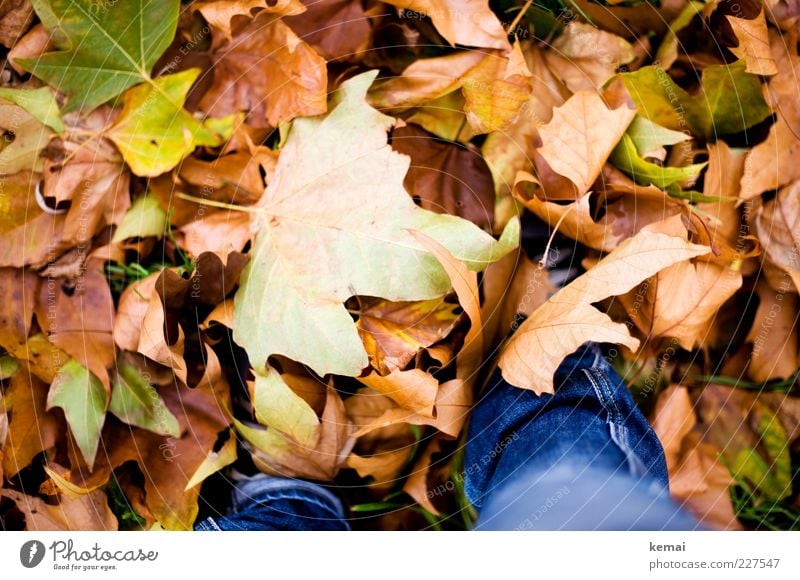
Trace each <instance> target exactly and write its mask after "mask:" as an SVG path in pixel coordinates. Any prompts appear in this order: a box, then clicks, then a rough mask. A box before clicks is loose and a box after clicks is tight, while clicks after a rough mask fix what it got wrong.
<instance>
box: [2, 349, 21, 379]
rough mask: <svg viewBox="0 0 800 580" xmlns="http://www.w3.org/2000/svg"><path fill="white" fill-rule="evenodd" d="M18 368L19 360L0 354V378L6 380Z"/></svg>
mask: <svg viewBox="0 0 800 580" xmlns="http://www.w3.org/2000/svg"><path fill="white" fill-rule="evenodd" d="M18 370H19V361H18V360H17V359H15V358H14V357H13V356H9V355H7V354H5V355H3V356H0V379H2V380H6V379H10V378H11V377H13V376H14V373H16V372H17V371H18Z"/></svg>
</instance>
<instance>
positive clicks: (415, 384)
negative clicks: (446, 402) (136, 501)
mask: <svg viewBox="0 0 800 580" xmlns="http://www.w3.org/2000/svg"><path fill="white" fill-rule="evenodd" d="M358 380H359V382H361V383H363V384H365V385H367V386H368V387H370V388H372V389H374V390H376V391H378V392H379V393H382V394H384V395H386V396H387V397H389V398H390V399H392V400H394V401H395V402H396V403H397V404H398V405H400V407H402V408H404V409H410V410H411V411H414V412H415V413H418V414H420V415H424V416H426V417H433V406H434V404H435V402H436V393H437V391H438V388H439V381H437V380H436V379H435V378H434V377H433V376H432V375H429V374H428V373H426V372H425V371H423V370H420V369H411V370H408V371H401V370H394V371H392V372H391V373H390V374H388V375H387V376H385V377H382V376H380V375H379V374H377V373H372V374H370V375H367V376H366V377H359V379H358Z"/></svg>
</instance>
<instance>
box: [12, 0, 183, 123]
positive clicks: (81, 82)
mask: <svg viewBox="0 0 800 580" xmlns="http://www.w3.org/2000/svg"><path fill="white" fill-rule="evenodd" d="M31 4H33V8H34V9H35V10H36V14H37V15H38V16H39V18H40V19H41V21H42V23H43V24H44V26H45V28H47V29H48V30H49V31H50V33H51V35H52V37H53V44H54V45H55V47H56V48H57V49H59V51H58V52H48V53H45V54H43V55H41V56H40V57H38V58H36V59H18V60H17V63H18V64H19V65H20V66H21V67H22V68H23V69H25V70H27V71H28V72H30V73H32V74H34V75H35V76H37V77H39V78H40V79H42V80H43V81H46V82H47V83H49V84H50V86H52V87H53V88H55V89H57V90H59V91H60V92H62V93H64V94H66V95H67V96H68V97H69V101H68V102H67V105H66V106H65V107H64V111H65V112H69V111H75V110H77V109H81V110H82V111H83V112H84V113H89V112H90V111H92V110H93V109H94V108H96V107H97V106H99V105H102V104H103V103H105V102H106V101H108V100H110V99H113V98H114V97H117V96H119V95H120V94H122V93H123V92H124V91H125V90H126V89H128V88H130V87H132V86H134V85H137V84H139V83H141V82H143V81H149V80H150V71H151V70H152V68H153V66H154V65H155V63H156V61H157V60H158V58H159V57H160V56H161V55H162V54H163V52H164V51H165V50H166V49H167V47H168V46H169V45H170V43H171V42H172V39H173V38H174V36H175V30H176V27H177V25H178V8H179V6H180V2H179V0H158V1H153V0H125V1H124V2H119V1H117V0H31Z"/></svg>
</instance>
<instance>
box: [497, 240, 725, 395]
mask: <svg viewBox="0 0 800 580" xmlns="http://www.w3.org/2000/svg"><path fill="white" fill-rule="evenodd" d="M708 251H709V248H707V247H704V246H698V245H695V244H690V243H688V242H687V241H686V240H685V239H681V238H679V237H674V236H668V235H665V234H660V233H652V232H648V231H646V230H643V231H641V232H639V233H638V234H636V235H635V236H634V237H632V238H629V239H628V240H626V241H624V242H623V243H622V244H620V245H619V246H618V247H617V249H616V250H614V251H613V252H611V253H610V254H609V255H608V256H606V257H605V258H604V259H603V260H601V261H600V262H598V263H597V264H596V265H595V266H594V267H593V268H591V269H590V270H589V271H588V272H587V273H585V274H583V275H582V276H580V277H579V278H577V279H576V280H575V281H574V282H572V283H571V284H569V285H567V286H565V287H564V288H562V289H561V290H560V291H559V292H557V293H556V294H555V295H554V296H553V297H552V298H550V299H549V300H548V301H547V302H545V303H544V304H543V305H542V306H540V307H539V308H538V309H537V310H535V311H534V312H533V314H531V316H530V317H529V318H528V319H527V320H526V321H525V322H524V323H523V324H522V325H521V326H520V328H519V330H517V332H516V334H514V336H513V337H511V339H509V341H508V343H507V344H506V345H505V346H504V347H503V350H502V352H501V355H500V360H499V364H500V368H501V369H502V372H503V378H505V379H506V380H507V381H508V382H509V383H511V384H512V385H514V386H517V387H520V388H523V389H529V390H532V391H534V392H535V393H537V394H541V393H552V392H553V375H554V374H555V371H556V368H558V365H559V364H560V363H561V361H562V360H563V359H564V358H565V357H566V356H567V355H569V354H570V353H572V352H574V351H575V350H577V348H578V347H579V346H581V345H582V344H583V343H585V342H588V341H595V342H612V343H617V344H623V345H625V346H627V347H628V348H630V349H632V350H635V349H636V348H638V346H639V341H638V340H637V339H635V338H633V337H632V336H631V335H630V333H629V332H628V327H627V326H626V325H625V324H620V323H617V322H614V321H613V320H611V318H610V317H609V316H608V315H607V314H605V313H603V312H601V311H599V310H598V309H597V308H595V307H594V306H592V304H593V303H595V302H599V301H600V300H603V299H605V298H608V297H609V296H619V295H621V294H624V293H626V292H628V291H630V290H631V289H632V288H634V287H635V286H636V285H637V284H639V283H640V282H641V281H642V280H645V279H647V278H649V277H650V276H652V275H654V274H656V273H658V272H659V271H661V270H663V269H664V268H667V267H669V266H671V265H673V264H677V263H680V262H683V261H685V260H688V259H690V258H694V257H696V256H700V255H703V254H706V253H708Z"/></svg>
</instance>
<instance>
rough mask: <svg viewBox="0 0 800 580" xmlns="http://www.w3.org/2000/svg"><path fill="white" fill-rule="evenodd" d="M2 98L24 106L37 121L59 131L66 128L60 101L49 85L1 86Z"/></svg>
mask: <svg viewBox="0 0 800 580" xmlns="http://www.w3.org/2000/svg"><path fill="white" fill-rule="evenodd" d="M0 99H2V100H4V101H9V102H11V103H14V104H15V105H18V106H20V107H22V108H23V109H25V111H27V112H28V113H29V114H30V115H32V116H33V117H35V118H36V120H37V121H39V122H40V123H42V124H43V125H47V126H48V127H49V128H51V129H52V130H53V131H55V132H57V133H61V132H62V131H63V130H64V122H63V121H62V120H61V114H60V113H59V111H58V103H56V99H55V97H54V96H53V91H52V90H51V89H49V88H47V87H40V88H38V89H22V88H14V89H8V88H0Z"/></svg>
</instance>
